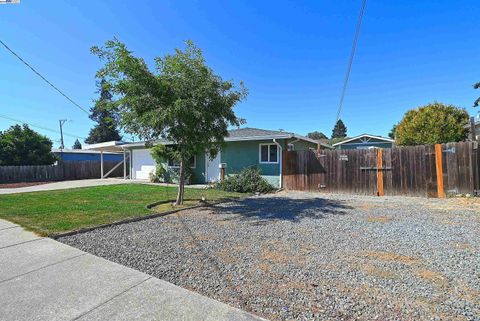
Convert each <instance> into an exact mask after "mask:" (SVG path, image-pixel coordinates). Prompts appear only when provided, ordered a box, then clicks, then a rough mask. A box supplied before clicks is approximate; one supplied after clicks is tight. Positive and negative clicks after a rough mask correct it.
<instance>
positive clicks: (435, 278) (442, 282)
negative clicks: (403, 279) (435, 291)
mask: <svg viewBox="0 0 480 321" xmlns="http://www.w3.org/2000/svg"><path fill="white" fill-rule="evenodd" d="M418 275H419V276H420V277H422V278H423V279H425V280H427V281H430V282H431V283H433V284H435V285H438V286H446V285H448V281H447V279H446V278H445V277H444V276H443V275H442V274H440V273H438V272H435V271H430V270H421V271H419V272H418Z"/></svg>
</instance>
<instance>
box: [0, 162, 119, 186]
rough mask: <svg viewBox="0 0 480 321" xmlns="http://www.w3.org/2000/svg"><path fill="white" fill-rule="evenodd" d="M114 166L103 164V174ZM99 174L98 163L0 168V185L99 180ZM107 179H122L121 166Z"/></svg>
mask: <svg viewBox="0 0 480 321" xmlns="http://www.w3.org/2000/svg"><path fill="white" fill-rule="evenodd" d="M116 164H118V162H111V161H109V162H103V166H104V173H108V171H109V170H110V169H112V168H113V167H114V166H115V165H116ZM127 170H128V166H127ZM100 172H101V169H100V162H99V161H66V162H63V163H61V162H60V163H58V165H31V166H0V183H19V182H45V181H61V180H75V179H89V178H100V176H101V174H100ZM127 174H128V173H127ZM108 177H123V166H119V167H118V168H116V169H115V170H114V171H113V172H112V173H111V174H110V175H109V176H108Z"/></svg>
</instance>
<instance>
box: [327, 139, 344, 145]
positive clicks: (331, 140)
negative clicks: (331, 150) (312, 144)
mask: <svg viewBox="0 0 480 321" xmlns="http://www.w3.org/2000/svg"><path fill="white" fill-rule="evenodd" d="M347 139H348V137H337V138H331V139H329V140H328V144H329V145H333V144H336V143H340V142H343V141H344V140H347Z"/></svg>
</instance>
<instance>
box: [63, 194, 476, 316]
mask: <svg viewBox="0 0 480 321" xmlns="http://www.w3.org/2000/svg"><path fill="white" fill-rule="evenodd" d="M479 232H480V201H479V200H471V199H449V200H438V199H420V198H402V197H395V198H392V197H383V198H376V197H363V196H351V195H348V196H346V195H343V196H342V195H327V194H313V193H300V192H295V193H292V192H290V193H282V194H276V195H273V196H272V195H269V196H260V197H254V198H250V199H247V200H244V201H241V202H235V203H228V204H222V205H218V206H215V207H213V208H202V209H195V210H188V211H183V212H180V213H177V214H173V215H170V216H166V217H160V218H155V219H150V220H145V221H140V222H135V223H129V224H124V225H118V226H114V227H110V228H104V229H97V230H94V231H91V232H88V233H85V234H78V235H74V236H69V237H64V238H62V239H60V241H62V242H64V243H66V244H70V245H72V246H75V247H78V248H80V249H82V250H85V251H87V252H90V253H93V254H96V255H99V256H102V257H105V258H107V259H109V260H112V261H115V262H118V263H121V264H124V265H127V266H130V267H132V268H135V269H138V270H140V271H144V272H146V273H148V274H151V275H153V276H156V277H159V278H162V279H165V280H167V281H169V282H172V283H174V284H176V285H179V286H182V287H184V288H187V289H191V290H193V291H196V292H199V293H201V294H204V295H206V296H209V297H211V298H214V299H217V300H220V301H223V302H225V303H228V304H230V305H233V306H236V307H239V308H241V309H244V310H247V311H250V312H253V313H255V314H257V315H260V316H263V317H266V318H269V319H278V320H289V319H298V320H304V319H318V320H454V319H455V320H480V255H479V253H480V251H479V250H480V241H479V235H480V233H479Z"/></svg>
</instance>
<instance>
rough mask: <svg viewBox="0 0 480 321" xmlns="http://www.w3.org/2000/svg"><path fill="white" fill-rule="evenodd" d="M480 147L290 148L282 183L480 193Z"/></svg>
mask: <svg viewBox="0 0 480 321" xmlns="http://www.w3.org/2000/svg"><path fill="white" fill-rule="evenodd" d="M479 152H480V149H477V143H476V142H460V143H448V144H442V145H440V144H439V145H435V146H433V145H432V146H411V147H396V148H391V149H356V150H320V151H319V152H314V151H298V152H297V151H287V152H285V153H284V158H283V187H284V188H286V189H292V190H311V191H312V190H316V191H325V192H341V193H352V194H366V195H379V196H383V195H407V196H426V197H444V196H445V194H447V195H448V194H459V193H461V194H477V191H478V190H479V189H480V186H479V185H480V183H479V164H480V163H479V162H480V154H479ZM440 173H441V175H440Z"/></svg>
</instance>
